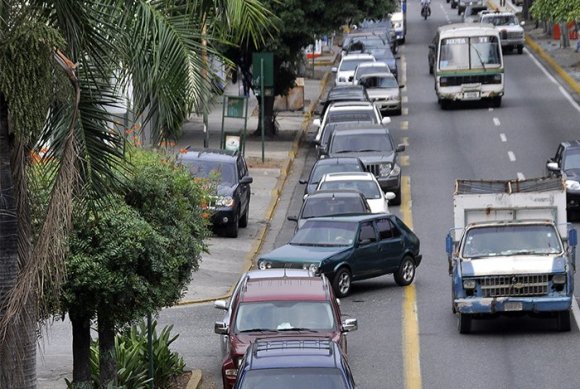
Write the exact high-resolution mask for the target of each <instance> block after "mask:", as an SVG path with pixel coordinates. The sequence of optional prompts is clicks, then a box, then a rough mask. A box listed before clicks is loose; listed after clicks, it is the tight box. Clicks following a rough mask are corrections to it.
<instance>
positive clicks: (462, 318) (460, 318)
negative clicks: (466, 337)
mask: <svg viewBox="0 0 580 389" xmlns="http://www.w3.org/2000/svg"><path fill="white" fill-rule="evenodd" d="M471 320H472V318H471V316H470V315H466V314H465V313H461V312H460V313H458V314H457V329H458V330H459V333H460V334H469V333H470V332H471Z"/></svg>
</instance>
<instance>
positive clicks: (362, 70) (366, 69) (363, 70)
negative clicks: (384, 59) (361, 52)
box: [356, 65, 390, 79]
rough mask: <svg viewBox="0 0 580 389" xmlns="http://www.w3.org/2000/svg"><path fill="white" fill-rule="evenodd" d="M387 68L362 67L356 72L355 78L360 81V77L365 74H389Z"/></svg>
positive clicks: (380, 66)
mask: <svg viewBox="0 0 580 389" xmlns="http://www.w3.org/2000/svg"><path fill="white" fill-rule="evenodd" d="M389 71H390V70H389V68H388V67H387V66H382V65H378V66H363V67H360V66H359V67H358V68H357V70H356V78H357V79H360V78H361V77H362V76H364V75H365V74H371V73H379V72H389Z"/></svg>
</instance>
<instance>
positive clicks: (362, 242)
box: [358, 239, 372, 246]
mask: <svg viewBox="0 0 580 389" xmlns="http://www.w3.org/2000/svg"><path fill="white" fill-rule="evenodd" d="M371 242H372V240H370V239H361V240H359V241H358V245H359V246H366V245H367V244H369V243H371Z"/></svg>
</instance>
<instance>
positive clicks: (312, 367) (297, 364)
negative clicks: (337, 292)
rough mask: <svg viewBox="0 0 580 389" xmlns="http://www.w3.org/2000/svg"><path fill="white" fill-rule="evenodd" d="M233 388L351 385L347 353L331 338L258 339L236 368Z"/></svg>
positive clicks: (347, 388) (342, 388)
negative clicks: (235, 379) (236, 375)
mask: <svg viewBox="0 0 580 389" xmlns="http://www.w3.org/2000/svg"><path fill="white" fill-rule="evenodd" d="M235 388H236V389H271V388H276V389H295V388H317V389H354V388H356V385H355V383H354V379H353V377H352V372H351V370H350V367H349V366H348V362H347V359H346V355H345V354H344V353H343V351H342V350H341V349H340V347H339V346H338V344H337V343H336V342H334V341H332V339H330V338H321V337H320V336H313V335H303V336H300V337H285V338H277V339H257V340H256V341H255V342H254V343H253V344H252V345H251V346H250V347H248V350H247V351H246V355H245V356H244V359H243V360H242V362H241V364H240V367H239V369H238V380H237V382H236V386H235Z"/></svg>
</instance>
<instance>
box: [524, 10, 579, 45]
mask: <svg viewBox="0 0 580 389" xmlns="http://www.w3.org/2000/svg"><path fill="white" fill-rule="evenodd" d="M530 12H531V14H532V16H533V17H535V18H536V19H538V20H545V21H549V22H551V23H559V24H560V28H561V31H562V34H561V35H560V41H561V43H562V47H569V46H570V41H569V39H568V33H567V31H568V29H567V22H572V21H577V20H579V19H580V0H534V3H533V4H532V6H531V8H530Z"/></svg>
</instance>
